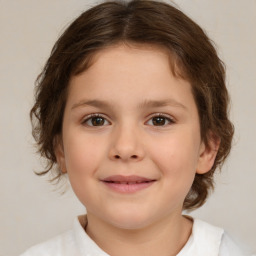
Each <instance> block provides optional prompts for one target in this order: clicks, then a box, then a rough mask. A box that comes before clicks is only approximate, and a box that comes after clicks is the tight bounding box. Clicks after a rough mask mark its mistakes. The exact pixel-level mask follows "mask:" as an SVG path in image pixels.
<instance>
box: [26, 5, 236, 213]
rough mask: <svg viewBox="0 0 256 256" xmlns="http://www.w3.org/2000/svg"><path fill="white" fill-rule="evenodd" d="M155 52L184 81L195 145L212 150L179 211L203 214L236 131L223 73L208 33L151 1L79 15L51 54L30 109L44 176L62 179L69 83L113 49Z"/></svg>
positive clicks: (176, 11)
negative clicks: (194, 121) (59, 151)
mask: <svg viewBox="0 0 256 256" xmlns="http://www.w3.org/2000/svg"><path fill="white" fill-rule="evenodd" d="M120 44H122V45H127V46H134V47H137V48H143V47H144V48H145V49H146V48H147V49H148V48H151V49H160V50H161V51H162V52H164V53H166V54H167V55H168V56H169V61H170V72H171V73H172V74H173V76H174V77H176V78H177V79H182V80H184V81H187V82H188V83H189V84H190V86H191V92H192V95H193V99H194V102H195V105H196V109H197V111H198V117H199V120H198V122H199V129H200V138H201V141H202V142H203V143H204V145H205V147H206V148H207V147H209V148H210V147H211V146H212V142H213V141H214V145H216V148H215V149H216V154H215V156H214V157H215V159H214V161H213V164H212V165H211V166H210V167H209V170H208V171H207V172H205V171H204V172H202V173H201V172H200V170H197V172H196V174H195V178H194V180H193V184H192V186H191V189H190V191H189V192H188V194H187V196H186V198H185V201H184V204H183V208H184V209H194V208H198V207H200V206H201V205H202V204H203V203H204V202H205V200H206V198H207V196H208V194H209V191H210V190H211V189H212V188H213V182H214V181H213V175H214V172H215V170H216V169H217V168H218V167H220V166H221V165H222V164H223V162H224V160H225V159H226V157H227V156H228V154H229V151H230V147H231V141H232V136H233V126H232V124H231V122H230V121H229V119H228V103H229V97H228V92H227V88H226V85H225V69H224V65H223V63H222V61H221V60H220V59H219V58H218V55H217V53H216V50H215V48H214V46H213V44H212V42H211V41H210V40H209V38H208V37H207V35H206V34H205V32H204V31H203V30H202V29H201V28H200V27H199V26H198V25H197V24H196V23H195V22H193V21H192V20H191V19H190V18H188V17H187V16H186V15H185V14H183V13H182V12H181V11H179V10H177V9H176V8H174V7H172V6H170V5H167V4H165V3H161V2H155V1H131V2H121V1H113V2H106V3H103V4H100V5H98V6H96V7H94V8H91V9H90V10H88V11H86V12H84V13H83V14H81V15H80V16H79V17H78V18H77V19H76V20H75V21H74V22H73V23H72V24H71V25H70V26H69V27H68V28H67V29H66V31H65V32H64V33H63V34H62V36H61V37H60V38H59V40H58V41H57V42H56V44H55V45H54V47H53V50H52V52H51V56H50V57H49V59H48V61H47V63H46V65H45V67H44V70H43V72H42V73H41V74H40V75H39V77H38V79H37V87H36V102H35V105H34V107H33V108H32V110H31V119H32V121H33V135H34V138H35V139H36V141H37V143H38V146H39V152H40V154H41V155H42V156H43V157H45V158H46V159H47V161H48V164H47V166H46V170H45V171H43V172H41V173H40V174H46V173H48V172H53V173H54V174H55V179H59V178H61V176H62V174H63V173H62V171H61V170H60V168H59V166H58V164H57V158H56V148H57V147H58V146H59V145H60V144H61V138H62V132H63V118H64V112H65V107H66V103H67V100H68V96H69V91H70V83H71V80H72V79H73V78H75V77H78V76H79V75H81V74H82V73H83V72H86V71H87V70H89V69H90V67H92V66H93V65H94V62H95V61H96V60H97V56H99V54H100V53H101V52H102V51H104V50H105V49H108V48H111V47H112V46H116V45H120Z"/></svg>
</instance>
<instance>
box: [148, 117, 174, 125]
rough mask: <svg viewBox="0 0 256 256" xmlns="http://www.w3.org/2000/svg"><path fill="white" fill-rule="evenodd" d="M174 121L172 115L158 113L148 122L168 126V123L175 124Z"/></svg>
mask: <svg viewBox="0 0 256 256" xmlns="http://www.w3.org/2000/svg"><path fill="white" fill-rule="evenodd" d="M173 123H174V121H173V119H172V118H170V117H165V116H163V115H157V116H154V117H152V118H151V119H150V120H149V121H148V122H147V124H149V125H153V126H166V125H168V124H173Z"/></svg>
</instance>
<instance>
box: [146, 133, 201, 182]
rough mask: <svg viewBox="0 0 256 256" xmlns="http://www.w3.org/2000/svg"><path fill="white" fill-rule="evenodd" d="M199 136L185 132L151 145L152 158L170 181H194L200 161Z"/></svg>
mask: <svg viewBox="0 0 256 256" xmlns="http://www.w3.org/2000/svg"><path fill="white" fill-rule="evenodd" d="M199 141H200V139H198V136H193V134H192V133H191V132H184V133H180V134H176V135H175V136H170V137H169V138H162V139H161V141H159V143H157V144H156V143H154V145H157V146H154V147H153V144H152V146H150V148H151V151H150V154H151V159H152V160H153V162H154V163H155V165H156V166H157V167H158V169H159V170H160V172H161V174H162V175H163V176H164V177H167V178H169V179H167V180H168V182H173V183H175V184H177V183H179V181H180V182H181V183H184V182H185V181H186V180H187V181H188V183H191V180H192V181H193V179H194V175H195V172H196V166H197V161H198V143H199Z"/></svg>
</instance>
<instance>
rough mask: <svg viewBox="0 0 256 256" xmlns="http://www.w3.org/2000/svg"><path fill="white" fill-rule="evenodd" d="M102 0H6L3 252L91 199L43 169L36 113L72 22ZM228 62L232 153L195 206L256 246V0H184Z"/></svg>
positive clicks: (52, 227)
mask: <svg viewBox="0 0 256 256" xmlns="http://www.w3.org/2000/svg"><path fill="white" fill-rule="evenodd" d="M94 3H96V1H84V0H73V1H70V0H39V1H34V0H10V1H8V0H0V45H1V47H0V202H1V206H0V207H1V209H0V255H2V256H3V255H4V256H14V255H18V254H19V253H21V252H22V251H24V250H25V249H26V248H28V247H30V246H31V245H33V244H35V243H38V242H41V241H44V240H46V239H48V238H50V237H52V236H55V235H57V234H59V233H60V232H63V231H64V230H66V229H68V228H70V227H71V225H72V222H73V219H74V217H75V216H76V215H78V214H81V213H83V212H84V208H83V206H82V205H81V204H80V203H79V202H78V200H77V199H76V198H75V196H74V195H73V192H72V191H71V189H68V192H67V193H66V194H65V195H60V193H59V192H58V191H59V190H58V189H56V187H54V186H52V185H49V184H48V183H47V181H46V178H40V177H37V176H36V175H34V174H33V170H41V168H42V166H41V161H42V160H40V159H39V158H38V156H37V155H36V154H35V149H34V147H33V139H32V138H31V135H30V133H31V128H30V122H29V118H28V113H29V110H30V108H31V106H32V103H33V87H34V85H33V84H34V80H35V78H36V76H37V74H38V73H39V72H40V70H41V68H42V67H43V65H44V62H45V61H46V58H47V57H48V55H49V52H50V50H51V47H52V46H53V43H54V42H55V40H56V39H57V38H58V36H59V35H60V33H61V31H63V29H64V28H65V27H66V26H67V24H68V23H69V22H70V21H71V20H72V19H74V18H75V17H76V16H77V15H79V14H80V13H81V12H82V11H83V10H84V9H86V8H88V7H89V6H91V5H93V4H94ZM176 4H177V5H178V6H180V7H181V9H182V10H183V11H185V13H187V14H188V15H189V16H190V17H192V18H193V19H195V20H196V21H197V22H198V23H199V24H200V25H201V26H202V27H203V28H205V30H206V31H207V33H208V34H209V35H210V37H211V38H212V39H213V40H214V41H215V42H216V45H217V47H218V50H219V53H220V56H221V58H222V59H223V60H224V62H225V63H226V65H227V78H228V87H229V90H230V92H231V97H232V110H231V118H232V120H233V122H234V124H235V127H236V134H235V142H234V147H233V150H232V154H231V156H230V158H229V160H228V162H227V163H226V165H225V166H224V168H223V170H222V174H221V175H217V176H216V190H215V193H214V194H213V195H212V196H211V197H210V199H209V200H208V202H207V204H206V205H205V206H203V207H202V208H201V209H200V210H197V211H195V212H193V213H192V215H193V216H196V217H200V218H202V219H204V220H206V221H209V222H211V223H213V224H216V225H218V226H222V227H224V228H225V229H226V230H227V232H228V233H229V234H231V236H232V237H233V238H234V239H235V240H236V241H237V242H238V243H240V244H242V245H248V246H250V247H251V248H252V249H253V250H254V251H256V232H255V230H256V220H255V216H256V199H255V198H256V186H255V181H256V164H255V163H256V161H255V159H256V147H255V145H256V128H255V127H256V84H255V82H256V34H255V27H256V1H255V0H245V1H244V0H236V1H232V0H222V1H217V0H216V1H212V0H190V1H186V0H177V1H176Z"/></svg>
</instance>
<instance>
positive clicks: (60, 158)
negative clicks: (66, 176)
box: [54, 136, 67, 173]
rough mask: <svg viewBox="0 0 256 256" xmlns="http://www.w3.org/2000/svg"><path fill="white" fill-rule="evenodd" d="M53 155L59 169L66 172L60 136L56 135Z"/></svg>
mask: <svg viewBox="0 0 256 256" xmlns="http://www.w3.org/2000/svg"><path fill="white" fill-rule="evenodd" d="M55 141H56V142H55V149H54V152H55V156H56V159H57V163H58V165H59V168H60V170H61V172H62V173H66V172H67V168H66V162H65V153H64V147H63V143H62V139H61V137H60V136H58V137H56V140H55Z"/></svg>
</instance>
